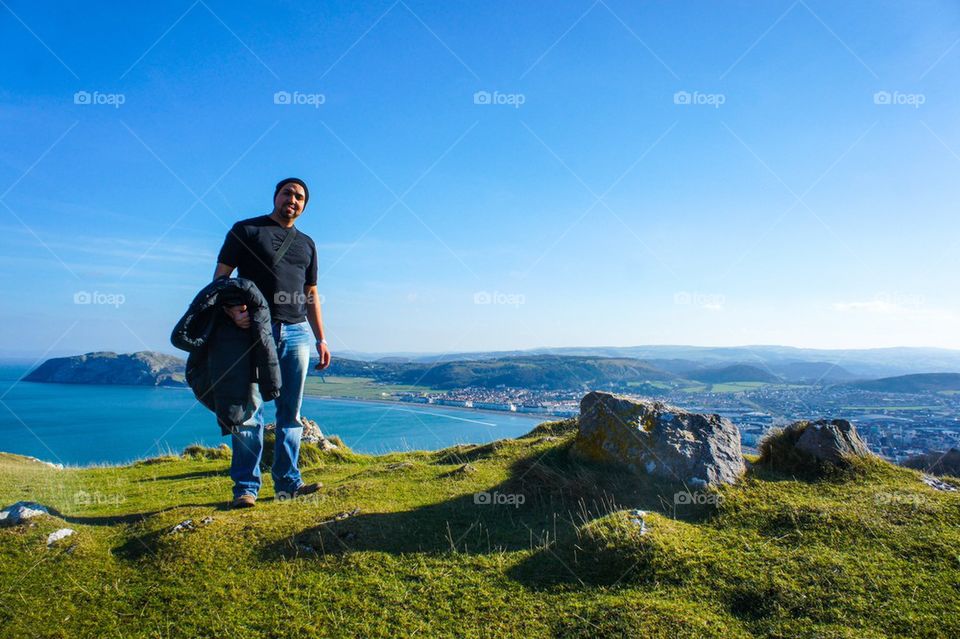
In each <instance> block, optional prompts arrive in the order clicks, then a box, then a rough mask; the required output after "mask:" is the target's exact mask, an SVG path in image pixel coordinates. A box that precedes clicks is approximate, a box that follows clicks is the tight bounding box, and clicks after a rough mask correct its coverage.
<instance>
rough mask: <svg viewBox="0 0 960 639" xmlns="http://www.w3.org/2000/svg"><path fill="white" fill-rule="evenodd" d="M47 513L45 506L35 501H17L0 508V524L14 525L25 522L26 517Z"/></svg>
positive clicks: (31, 517)
mask: <svg viewBox="0 0 960 639" xmlns="http://www.w3.org/2000/svg"><path fill="white" fill-rule="evenodd" d="M49 514H50V512H49V511H48V510H47V507H46V506H43V505H41V504H38V503H37V502H35V501H18V502H17V503H15V504H13V505H11V506H7V507H6V508H4V509H3V510H0V526H16V525H18V524H22V523H24V522H26V521H27V520H28V519H33V518H34V517H39V516H40V515H49Z"/></svg>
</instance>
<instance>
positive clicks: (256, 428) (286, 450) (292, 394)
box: [230, 322, 313, 498]
mask: <svg viewBox="0 0 960 639" xmlns="http://www.w3.org/2000/svg"><path fill="white" fill-rule="evenodd" d="M273 340H274V342H275V343H276V345H277V356H278V357H279V360H280V396H279V397H278V398H277V399H276V400H275V402H276V407H277V426H276V436H277V440H276V445H275V447H274V451H273V468H272V469H271V472H270V474H271V475H272V476H273V488H274V491H275V492H276V493H280V492H285V493H288V494H291V495H292V494H293V492H294V491H295V490H296V489H297V488H299V487H300V486H302V485H303V480H302V479H301V478H300V470H299V469H298V468H297V460H298V458H299V456H300V436H301V435H302V434H303V425H302V424H301V423H300V404H301V403H302V402H303V385H304V382H305V381H306V379H307V367H308V366H309V365H310V350H311V346H312V344H313V335H312V333H311V331H310V324H309V323H307V322H300V323H299V324H280V323H274V325H273ZM252 387H253V388H252V393H251V399H250V403H249V404H247V407H246V412H245V414H244V417H245V419H244V421H243V425H242V426H240V427H239V428H237V429H236V431H235V432H234V433H233V434H232V435H231V439H232V444H233V460H232V461H231V463H230V478H231V479H233V496H234V497H235V498H236V497H239V496H240V495H253V496H254V497H256V496H257V493H258V492H259V491H260V456H261V454H262V453H263V398H262V397H261V396H260V389H259V388H258V387H257V385H256V384H252Z"/></svg>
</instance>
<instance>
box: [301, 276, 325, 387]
mask: <svg viewBox="0 0 960 639" xmlns="http://www.w3.org/2000/svg"><path fill="white" fill-rule="evenodd" d="M303 292H304V294H305V295H306V296H307V321H308V322H310V328H311V329H313V335H314V337H316V338H317V355H319V356H320V364H319V365H318V366H317V368H318V369H320V370H323V369H325V368H327V367H328V366H330V349H329V348H327V344H326V342H325V341H324V339H323V313H322V312H321V310H320V294H319V293H317V285H316V284H312V285H307V286H304V287H303Z"/></svg>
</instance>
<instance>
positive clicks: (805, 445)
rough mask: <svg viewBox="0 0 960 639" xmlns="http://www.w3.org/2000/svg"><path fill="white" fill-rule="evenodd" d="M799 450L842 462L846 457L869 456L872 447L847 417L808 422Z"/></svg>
mask: <svg viewBox="0 0 960 639" xmlns="http://www.w3.org/2000/svg"><path fill="white" fill-rule="evenodd" d="M796 448H797V450H798V451H801V452H803V453H806V454H808V455H810V456H812V457H813V458H814V459H816V460H818V461H822V462H828V463H831V464H841V463H843V460H844V458H848V457H867V456H868V455H870V449H869V448H867V445H866V444H865V443H864V442H863V440H862V439H860V435H859V434H857V429H856V428H855V427H854V426H853V424H851V423H850V422H848V421H847V420H845V419H833V420H829V419H821V420H818V421H815V422H810V423H809V424H807V426H806V428H804V429H803V432H802V433H801V434H800V438H799V439H798V440H797V444H796Z"/></svg>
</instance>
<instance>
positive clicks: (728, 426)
mask: <svg viewBox="0 0 960 639" xmlns="http://www.w3.org/2000/svg"><path fill="white" fill-rule="evenodd" d="M573 452H574V453H575V454H577V455H581V456H583V457H586V458H588V459H592V460H595V461H608V462H614V463H618V464H622V465H625V466H627V467H629V468H630V469H632V470H633V471H634V472H637V473H647V474H650V475H653V476H655V477H660V478H663V479H668V480H674V481H681V482H684V483H686V484H690V485H693V486H704V485H717V484H731V483H733V482H735V481H736V480H737V478H738V477H739V476H740V475H741V474H742V473H743V472H744V471H745V470H746V469H745V467H744V460H743V453H742V452H741V450H740V431H739V430H738V429H737V427H736V426H734V425H733V424H732V423H731V422H730V420H728V419H724V418H722V417H720V416H719V415H703V414H699V413H690V412H687V411H684V410H681V409H679V408H676V407H674V406H670V405H668V404H664V403H662V402H654V401H647V400H636V399H631V398H628V397H620V396H618V395H612V394H610V393H603V392H592V393H588V394H587V395H586V396H584V398H583V399H582V400H581V401H580V424H579V432H578V433H577V438H576V440H575V441H574V445H573Z"/></svg>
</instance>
